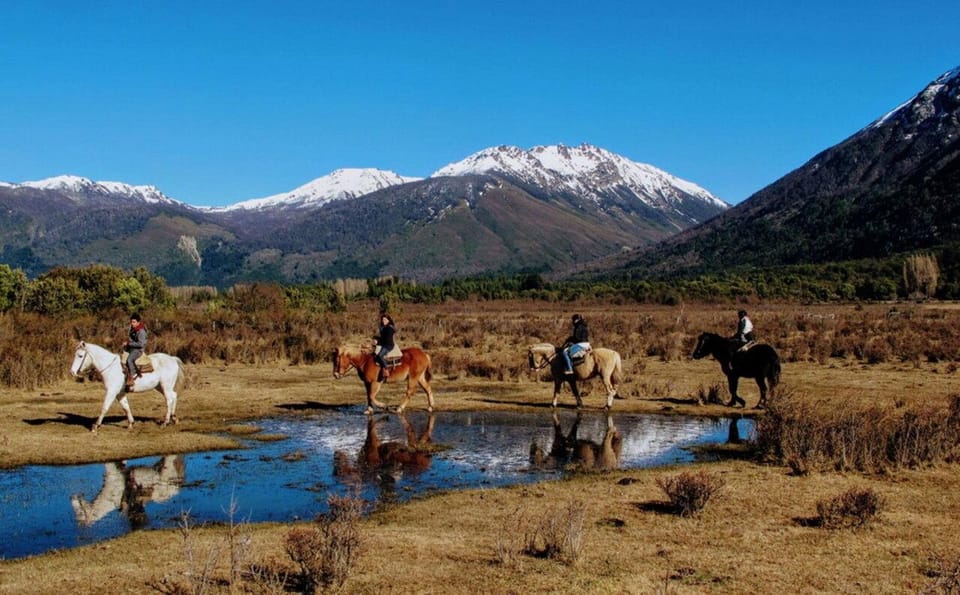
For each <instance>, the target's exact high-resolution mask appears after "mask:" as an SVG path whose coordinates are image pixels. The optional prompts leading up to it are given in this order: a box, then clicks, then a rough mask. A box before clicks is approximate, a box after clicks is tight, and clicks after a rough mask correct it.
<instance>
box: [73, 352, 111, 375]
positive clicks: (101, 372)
mask: <svg viewBox="0 0 960 595" xmlns="http://www.w3.org/2000/svg"><path fill="white" fill-rule="evenodd" d="M80 349H82V350H83V359H82V360H80V367H79V368H77V373H78V374H81V373H83V369H84V367H85V366H84V364H85V363H86V362H87V359H88V358H89V359H90V365H91V366H93V369H94V370H96V371H97V374H100V375H101V376H103V373H104V372H106V371H107V370H109V369H110V368H112V367H113V364H119V363H120V356H119V355H117V354H113V358H111V359H110V363H109V364H107V365H106V366H104V367H103V368H98V367H97V363H96V361H94V359H93V357H92V356H91V355H90V352H89V351H88V350H87V348H86V347H81V348H80Z"/></svg>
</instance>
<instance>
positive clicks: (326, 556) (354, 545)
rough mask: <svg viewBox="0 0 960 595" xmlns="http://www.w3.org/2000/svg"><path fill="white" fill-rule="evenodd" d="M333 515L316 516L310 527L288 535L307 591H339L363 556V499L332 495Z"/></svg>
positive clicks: (290, 552)
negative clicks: (336, 589)
mask: <svg viewBox="0 0 960 595" xmlns="http://www.w3.org/2000/svg"><path fill="white" fill-rule="evenodd" d="M327 502H328V503H329V505H330V512H329V513H327V514H324V515H320V516H319V517H317V521H316V523H314V525H312V526H310V527H295V528H293V529H291V530H290V532H289V533H287V537H286V541H285V544H284V546H285V548H286V551H287V555H289V556H290V559H292V560H293V561H294V562H295V563H296V564H297V565H298V566H299V568H300V580H301V584H302V586H303V589H304V592H308V593H316V592H318V591H321V590H324V589H326V588H328V587H335V588H339V587H341V586H343V583H344V582H345V581H346V580H347V577H348V576H349V574H350V572H351V570H353V567H354V566H355V565H356V563H357V560H358V559H359V557H360V553H361V548H362V545H363V544H362V538H361V535H360V516H361V513H362V511H363V500H361V499H360V498H352V497H349V496H335V495H332V496H330V498H329V499H328V500H327Z"/></svg>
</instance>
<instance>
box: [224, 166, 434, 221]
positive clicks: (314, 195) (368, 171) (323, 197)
mask: <svg viewBox="0 0 960 595" xmlns="http://www.w3.org/2000/svg"><path fill="white" fill-rule="evenodd" d="M417 180H420V178H411V177H405V176H401V175H398V174H396V173H394V172H392V171H386V170H382V169H373V168H343V169H338V170H335V171H333V172H331V173H330V174H328V175H326V176H323V177H321V178H317V179H315V180H313V181H311V182H307V183H306V184H304V185H303V186H300V187H299V188H296V189H294V190H291V191H289V192H284V193H281V194H274V195H273V196H267V197H265V198H254V199H251V200H245V201H243V202H238V203H236V204H233V205H230V206H227V207H219V208H213V209H210V210H212V211H233V210H262V209H271V208H277V207H280V208H307V207H310V208H314V207H319V206H322V205H325V204H327V203H329V202H332V201H335V200H344V199H348V198H356V197H358V196H363V195H364V194H370V193H371V192H376V191H377V190H382V189H384V188H388V187H390V186H396V185H398V184H405V183H407V182H416V181H417Z"/></svg>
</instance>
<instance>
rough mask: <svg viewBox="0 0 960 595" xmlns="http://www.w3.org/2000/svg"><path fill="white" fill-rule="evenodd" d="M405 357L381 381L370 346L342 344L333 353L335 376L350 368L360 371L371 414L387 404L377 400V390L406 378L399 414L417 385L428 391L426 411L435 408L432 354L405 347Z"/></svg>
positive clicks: (340, 376)
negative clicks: (431, 385)
mask: <svg viewBox="0 0 960 595" xmlns="http://www.w3.org/2000/svg"><path fill="white" fill-rule="evenodd" d="M401 351H402V353H403V357H401V358H400V361H399V362H398V363H397V364H395V365H391V366H390V367H389V375H388V377H387V378H386V379H385V380H383V381H381V380H379V378H378V375H379V373H380V366H379V365H377V362H376V361H374V359H373V352H372V351H371V349H370V348H368V347H357V346H355V345H341V346H340V347H337V348H336V350H334V352H333V377H334V378H337V379H340V378H342V377H343V375H344V374H346V373H347V372H349V371H350V368H355V369H356V370H357V375H358V376H360V380H362V381H363V386H364V387H365V388H366V390H367V410H366V411H365V413H366V414H367V415H372V414H373V411H374V409H373V408H374V407H379V408H381V409H386V408H387V406H386V405H385V404H384V403H383V402H382V401H379V400H377V393H379V392H380V387H381V386H382V385H383V384H384V383H386V382H397V381H400V380H403V379H406V380H407V392H406V394H405V395H404V398H403V401H402V402H401V403H400V406H399V407H397V413H402V412H403V410H404V409H405V408H406V406H407V403H409V402H410V397H412V396H413V393H415V392H416V391H417V386H418V385H419V386H420V388H422V389H423V391H424V392H425V393H427V411H433V391H432V390H431V389H430V380H431V379H432V378H433V374H432V373H431V372H430V355H429V354H427V352H425V351H423V350H422V349H420V348H418V347H406V348H404V349H402V350H401Z"/></svg>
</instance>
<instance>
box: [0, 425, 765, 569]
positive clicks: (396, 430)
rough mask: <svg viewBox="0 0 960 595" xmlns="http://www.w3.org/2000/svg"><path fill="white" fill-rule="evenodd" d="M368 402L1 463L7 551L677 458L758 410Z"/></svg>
mask: <svg viewBox="0 0 960 595" xmlns="http://www.w3.org/2000/svg"><path fill="white" fill-rule="evenodd" d="M361 411H362V410H361V409H360V408H352V407H351V408H344V409H343V410H342V411H338V412H329V413H325V414H322V415H319V416H315V417H310V418H296V419H293V418H278V419H266V420H261V421H260V422H258V423H257V424H256V426H257V427H259V428H262V432H261V433H260V434H254V435H251V437H250V438H249V439H245V440H244V442H245V445H246V448H245V449H242V450H232V451H217V452H207V453H195V454H187V455H170V456H165V457H146V458H141V459H133V460H127V461H117V462H111V463H105V464H103V463H100V464H92V465H76V466H65V467H52V466H29V467H21V468H18V469H14V470H11V471H4V472H0V535H2V536H3V539H2V540H0V558H7V559H9V558H18V557H23V556H28V555H33V554H38V553H41V552H46V551H49V550H52V549H61V548H70V547H76V546H79V545H84V544H88V543H93V542H97V541H100V540H104V539H109V538H112V537H116V536H119V535H123V534H125V533H127V532H129V531H131V530H136V529H143V528H160V527H175V526H177V525H178V524H179V523H180V522H181V520H182V518H183V516H184V514H186V515H188V516H189V519H190V522H191V524H201V523H208V522H225V521H229V520H230V519H231V507H233V513H232V518H233V521H234V522H238V523H239V522H262V521H291V520H296V519H312V518H315V517H316V516H317V515H318V514H320V513H323V512H326V510H327V497H328V496H329V495H330V494H339V495H347V494H355V493H356V489H357V488H356V486H358V485H359V486H360V489H361V495H362V497H363V498H364V499H365V500H366V501H368V502H370V503H372V504H374V505H375V504H377V503H383V502H395V501H404V500H408V499H410V498H412V497H416V496H419V495H423V494H428V493H430V492H433V491H438V490H449V489H460V488H476V487H498V486H504V485H511V484H517V483H531V482H537V481H545V480H550V479H555V478H558V477H560V476H562V474H563V473H567V472H570V471H572V470H576V469H578V468H592V469H630V468H637V467H653V466H658V465H667V464H674V463H682V462H686V461H691V460H692V459H693V454H692V453H691V452H690V451H689V447H691V446H695V445H698V444H706V443H723V442H726V441H727V440H728V437H729V436H730V434H731V425H732V427H733V429H734V430H735V431H736V432H737V434H739V436H740V437H743V438H749V437H750V436H751V435H752V433H753V422H752V421H751V420H749V419H741V420H739V421H731V420H717V419H710V418H696V417H682V416H661V415H636V414H635V415H628V414H623V415H620V414H614V415H612V416H607V415H605V414H603V413H599V412H594V413H585V414H583V415H577V414H576V413H575V412H572V411H563V412H560V413H559V414H557V415H553V414H551V413H550V412H540V413H503V412H438V413H435V414H433V415H428V414H427V413H426V412H421V411H417V412H410V413H407V414H405V415H402V416H401V415H396V414H389V415H387V414H383V415H376V416H373V417H371V418H368V417H367V416H365V415H363V414H362V412H361ZM258 436H260V439H258V438H257V437H258ZM270 438H273V439H270ZM279 438H283V439H279Z"/></svg>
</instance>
